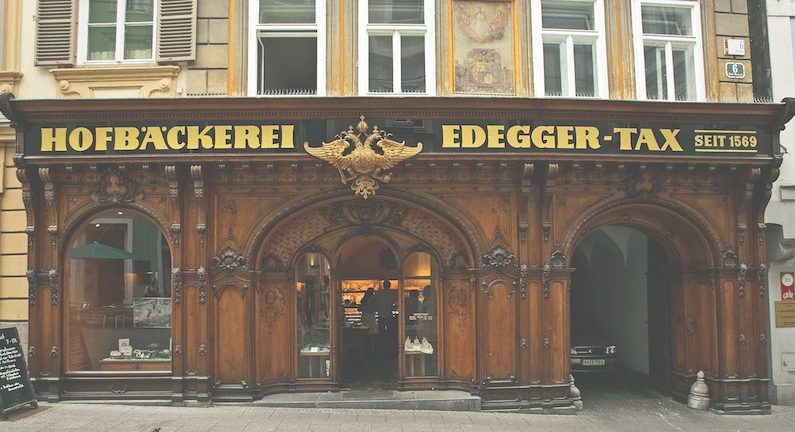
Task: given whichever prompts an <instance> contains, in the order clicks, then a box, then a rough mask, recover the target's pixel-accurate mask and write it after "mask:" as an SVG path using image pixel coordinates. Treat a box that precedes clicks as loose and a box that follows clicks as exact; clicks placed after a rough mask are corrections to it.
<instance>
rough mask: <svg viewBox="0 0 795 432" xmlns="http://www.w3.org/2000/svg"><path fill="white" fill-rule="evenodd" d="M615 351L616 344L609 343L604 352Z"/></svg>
mask: <svg viewBox="0 0 795 432" xmlns="http://www.w3.org/2000/svg"><path fill="white" fill-rule="evenodd" d="M615 353H616V346H615V345H610V346H609V347H607V348H606V349H605V354H615Z"/></svg>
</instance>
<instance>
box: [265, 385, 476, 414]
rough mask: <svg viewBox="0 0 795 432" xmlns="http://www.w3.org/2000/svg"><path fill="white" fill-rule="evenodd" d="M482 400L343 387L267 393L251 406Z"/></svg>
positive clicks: (467, 405) (442, 404)
mask: <svg viewBox="0 0 795 432" xmlns="http://www.w3.org/2000/svg"><path fill="white" fill-rule="evenodd" d="M480 403H481V400H480V398H479V397H477V396H473V395H471V394H469V393H466V392H463V391H456V390H428V391H396V390H342V391H338V392H318V393H279V394H274V395H269V396H265V397H264V398H262V399H261V400H258V401H255V402H252V403H251V405H253V406H265V407H278V408H348V409H395V410H436V411H480Z"/></svg>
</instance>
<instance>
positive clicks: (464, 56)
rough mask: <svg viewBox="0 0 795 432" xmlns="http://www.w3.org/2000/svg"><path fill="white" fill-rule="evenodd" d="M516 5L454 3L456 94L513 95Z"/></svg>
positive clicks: (477, 2)
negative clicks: (514, 6)
mask: <svg viewBox="0 0 795 432" xmlns="http://www.w3.org/2000/svg"><path fill="white" fill-rule="evenodd" d="M512 8H513V3H512V2H510V1H494V0H492V1H470V0H456V1H454V2H453V14H454V29H453V52H454V53H455V54H454V59H455V92H456V93H468V94H513V93H514V83H513V37H512V36H513V35H512V29H513V11H512Z"/></svg>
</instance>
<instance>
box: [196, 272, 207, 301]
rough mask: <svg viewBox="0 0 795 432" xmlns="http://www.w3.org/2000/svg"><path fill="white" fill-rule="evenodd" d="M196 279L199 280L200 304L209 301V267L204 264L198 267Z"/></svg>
mask: <svg viewBox="0 0 795 432" xmlns="http://www.w3.org/2000/svg"><path fill="white" fill-rule="evenodd" d="M196 280H197V281H198V282H199V304H206V303H207V269H205V268H204V266H201V267H199V268H198V269H196Z"/></svg>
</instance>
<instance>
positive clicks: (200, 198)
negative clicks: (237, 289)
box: [190, 165, 207, 256]
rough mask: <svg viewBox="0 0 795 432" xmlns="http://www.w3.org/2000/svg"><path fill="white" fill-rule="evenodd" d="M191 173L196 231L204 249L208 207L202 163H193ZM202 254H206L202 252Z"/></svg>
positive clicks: (200, 244)
mask: <svg viewBox="0 0 795 432" xmlns="http://www.w3.org/2000/svg"><path fill="white" fill-rule="evenodd" d="M190 175H191V178H192V179H193V204H194V207H195V208H196V210H197V219H196V233H197V234H198V235H199V246H200V247H202V249H204V246H205V245H206V243H207V209H206V203H205V197H204V192H205V190H204V187H205V186H204V173H203V171H202V166H201V165H192V166H191V167H190ZM202 256H204V255H203V254H202Z"/></svg>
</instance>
